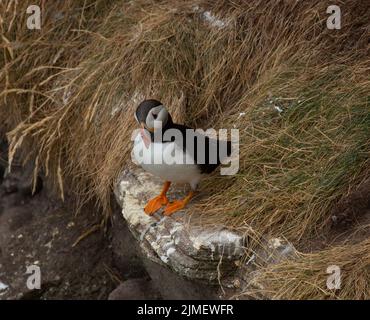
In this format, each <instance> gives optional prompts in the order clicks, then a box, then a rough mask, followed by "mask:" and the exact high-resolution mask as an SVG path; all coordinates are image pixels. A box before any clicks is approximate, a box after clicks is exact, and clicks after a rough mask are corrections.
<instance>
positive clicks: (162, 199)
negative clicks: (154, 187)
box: [144, 181, 171, 215]
mask: <svg viewBox="0 0 370 320" xmlns="http://www.w3.org/2000/svg"><path fill="white" fill-rule="evenodd" d="M170 185H171V182H169V181H166V182H165V183H164V186H163V189H162V192H161V193H160V195H159V196H156V197H155V198H153V199H151V200H149V202H148V203H147V205H146V206H145V208H144V211H145V213H146V214H149V215H152V214H153V213H154V212H156V211H157V210H158V209H160V208H161V207H162V206H163V205H165V204H167V203H168V199H167V197H166V193H167V191H168V189H169V188H170Z"/></svg>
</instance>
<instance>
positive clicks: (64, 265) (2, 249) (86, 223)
mask: <svg viewBox="0 0 370 320" xmlns="http://www.w3.org/2000/svg"><path fill="white" fill-rule="evenodd" d="M1 149H2V150H1V151H2V153H1V155H2V156H1V159H2V160H1V162H0V171H1V172H0V300H2V299H107V298H108V296H109V294H110V293H111V292H112V291H113V290H114V289H115V288H116V287H117V286H118V285H119V284H120V283H122V282H124V281H125V280H128V279H144V280H145V279H147V278H148V275H147V273H146V271H145V269H144V267H143V264H142V261H141V258H140V256H139V253H138V250H137V248H136V244H135V240H134V239H133V238H132V236H131V235H130V233H129V231H128V229H127V227H126V226H125V224H124V221H123V219H122V217H121V216H120V213H119V210H118V208H117V210H115V212H114V213H113V216H112V223H111V224H110V225H109V226H108V230H107V231H106V232H104V230H103V229H100V228H99V229H98V228H96V231H95V232H93V233H91V234H90V235H89V236H87V237H85V238H84V239H82V240H81V241H80V242H79V243H78V244H77V245H75V246H74V243H75V242H76V240H77V239H79V237H80V236H81V235H83V234H84V233H86V232H87V231H89V230H92V229H91V228H92V227H94V226H95V225H96V224H98V223H99V222H100V217H101V216H99V215H100V212H98V211H97V210H96V209H93V208H88V207H86V208H84V209H83V210H82V211H81V212H80V213H79V214H78V215H75V212H74V210H73V209H72V206H71V203H70V201H69V199H66V201H65V202H64V203H63V202H62V201H61V200H60V199H58V198H57V197H54V196H51V192H50V190H48V188H47V187H45V185H44V183H43V180H42V179H41V178H40V177H39V178H38V183H37V188H36V190H35V193H34V194H33V195H32V183H31V176H32V172H31V171H32V170H31V169H30V167H27V166H26V167H20V166H15V167H14V168H12V172H11V173H7V172H6V171H7V170H6V166H5V164H6V159H4V158H5V157H4V154H5V153H6V150H5V149H6V146H5V145H4V144H2V145H1ZM4 175H5V178H4ZM29 266H37V267H39V268H40V274H41V289H34V290H30V289H28V287H27V279H28V278H29V277H30V275H31V273H30V274H27V273H26V271H27V267H29Z"/></svg>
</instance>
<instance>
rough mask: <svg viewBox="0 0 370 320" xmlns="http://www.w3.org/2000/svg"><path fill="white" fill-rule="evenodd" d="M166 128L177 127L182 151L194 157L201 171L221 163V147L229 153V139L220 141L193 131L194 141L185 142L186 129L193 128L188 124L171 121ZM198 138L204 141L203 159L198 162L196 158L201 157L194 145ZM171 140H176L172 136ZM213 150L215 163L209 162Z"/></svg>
mask: <svg viewBox="0 0 370 320" xmlns="http://www.w3.org/2000/svg"><path fill="white" fill-rule="evenodd" d="M167 129H177V130H179V131H180V132H181V133H182V137H183V141H182V143H183V150H184V152H186V153H188V154H190V155H191V156H192V158H193V159H194V162H195V163H196V164H197V165H198V167H199V169H200V171H201V173H211V172H212V171H214V170H215V169H216V168H217V167H218V166H219V165H220V164H221V161H222V160H223V158H224V157H220V154H219V151H220V148H222V149H223V150H225V149H226V155H227V156H230V155H231V141H222V140H218V139H212V138H209V137H208V136H207V135H203V134H201V133H197V132H195V134H194V143H189V142H188V143H187V141H186V139H187V136H186V130H187V129H190V130H194V129H192V128H190V127H188V126H185V125H182V124H177V123H172V125H171V127H170V128H168V127H167V128H165V130H167ZM165 130H163V133H164V132H165ZM198 139H204V141H205V150H204V161H202V163H198V160H199V161H200V160H203V157H201V156H200V155H199V154H198V150H197V147H196V146H197V140H198ZM171 141H175V143H176V140H175V138H174V137H173V138H172V140H171ZM214 152H215V153H216V154H217V159H216V163H211V160H213V159H212V157H211V154H213V153H214Z"/></svg>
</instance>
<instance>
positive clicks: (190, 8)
mask: <svg viewBox="0 0 370 320" xmlns="http://www.w3.org/2000/svg"><path fill="white" fill-rule="evenodd" d="M34 2H35V1H33V3H32V4H34ZM40 4H41V5H42V6H43V8H44V10H43V12H47V14H45V15H44V16H43V19H44V20H43V24H42V29H41V30H40V31H32V30H27V28H26V26H25V23H26V14H25V13H26V10H25V8H26V7H27V5H28V4H27V2H26V1H22V3H20V2H19V1H5V2H4V1H3V2H1V4H0V12H1V33H2V48H3V50H2V51H3V54H2V56H1V57H0V66H1V70H0V90H1V93H0V99H1V100H0V121H1V123H3V124H4V125H3V127H2V128H1V132H0V133H3V134H4V133H5V132H7V134H8V138H9V140H10V143H11V145H10V159H12V158H13V157H14V156H15V155H16V152H17V151H19V150H22V155H23V159H24V160H31V161H34V163H35V175H36V173H37V172H38V171H39V170H41V171H43V172H44V173H45V174H46V175H48V176H50V177H51V178H52V179H53V181H55V183H56V186H58V187H59V190H60V193H61V195H62V197H64V198H65V199H67V198H69V197H70V196H73V195H74V196H76V197H77V199H78V200H79V201H80V202H79V205H83V204H84V203H86V202H87V201H90V200H94V201H96V203H97V206H98V207H100V208H102V209H103V210H102V211H103V212H104V213H105V217H106V218H107V217H108V216H109V210H110V199H111V192H112V187H113V184H114V182H115V179H116V177H117V176H118V174H119V173H120V172H121V170H122V168H123V167H125V166H127V165H129V164H130V157H129V155H130V150H131V143H130V141H129V140H130V136H131V132H132V129H133V128H134V119H133V116H132V111H133V109H134V108H135V107H136V105H137V103H138V102H140V100H142V99H143V98H148V97H154V98H158V99H160V100H161V101H163V102H164V103H165V104H166V105H167V106H168V107H169V108H170V111H171V112H172V113H173V114H174V117H175V119H176V120H178V121H181V122H186V123H187V124H189V125H193V126H197V127H203V128H206V127H210V126H212V127H215V128H221V127H222V128H233V127H236V128H239V129H240V138H241V142H240V143H241V146H240V171H239V173H238V174H237V175H236V176H233V177H217V176H216V175H214V176H212V177H210V178H209V179H208V180H207V181H205V183H204V184H203V185H202V191H203V192H204V193H206V194H207V195H209V196H207V197H204V198H203V199H202V200H201V201H200V202H198V203H196V204H194V206H193V208H192V210H194V209H195V210H198V211H202V212H204V213H203V216H204V219H203V221H205V220H208V221H209V222H210V223H213V222H214V221H215V219H217V221H223V222H224V223H226V224H229V225H235V226H238V227H240V226H243V225H252V226H253V227H254V228H255V230H257V231H258V232H260V233H261V234H266V233H270V234H275V235H283V236H285V237H287V238H288V239H289V240H291V241H294V242H298V241H304V240H305V239H306V238H310V237H312V236H315V234H320V233H322V232H324V231H325V230H326V228H327V224H328V221H329V219H330V212H331V210H332V209H333V207H334V206H335V205H336V203H337V202H338V201H339V200H340V199H341V198H343V197H345V196H346V195H348V194H349V193H350V192H351V191H352V190H353V189H354V188H356V186H357V185H359V184H360V183H361V182H362V181H363V180H365V179H366V178H368V177H369V176H370V175H369V150H370V146H369V141H370V132H369V127H370V112H369V111H370V108H369V102H370V100H369V88H370V82H369V76H368V75H369V71H370V70H369V69H370V60H369V44H368V41H367V40H368V36H369V29H368V17H369V16H370V5H369V4H367V3H366V2H363V1H355V0H352V1H346V2H345V3H343V4H342V7H343V8H342V14H343V17H342V24H343V26H342V29H341V30H328V29H327V28H326V18H327V14H326V7H327V5H328V4H329V2H328V3H325V1H324V2H323V1H270V2H268V3H267V2H266V1H257V0H254V1H248V2H245V1H233V2H231V1H155V2H154V1H149V0H138V1H135V2H133V1H119V0H115V1H110V2H109V4H108V2H107V1H102V0H86V1H82V0H81V1H63V2H55V3H54V4H49V2H48V3H47V4H46V1H40ZM207 9H212V12H213V13H214V14H215V15H216V16H217V17H220V18H222V19H223V21H224V25H220V24H219V25H212V24H213V22H209V21H207V19H206V18H205V16H204V15H202V10H203V11H204V10H207ZM45 10H46V11H45ZM56 12H58V14H56ZM274 106H277V107H278V108H280V109H282V110H283V111H282V112H278V111H277V109H276V108H275V107H274ZM21 147H22V149H20V148H21ZM365 244H366V243H365ZM365 244H364V245H365ZM359 246H360V245H359ZM345 248H346V247H343V248H341V249H340V250H342V251H340V252H345V250H346V249H345ZM338 250H339V249H338ZM318 254H320V253H318ZM341 254H342V253H341ZM343 254H344V253H343ZM314 257H317V256H314ZM306 261H307V260H305V258H302V263H303V264H304V263H306ZM317 261H319V260H317ZM317 263H319V262H317ZM278 296H279V295H278ZM357 296H358V295H357V294H356V295H354V297H357ZM297 297H300V296H299V294H297Z"/></svg>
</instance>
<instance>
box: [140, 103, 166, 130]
mask: <svg viewBox="0 0 370 320" xmlns="http://www.w3.org/2000/svg"><path fill="white" fill-rule="evenodd" d="M167 120H168V111H167V109H166V108H165V107H164V106H163V105H159V106H156V107H154V108H152V109H150V110H149V112H148V114H147V116H146V119H145V126H146V128H147V129H148V130H149V131H151V132H154V130H156V129H160V128H163V127H164V126H165V125H166V123H167Z"/></svg>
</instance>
